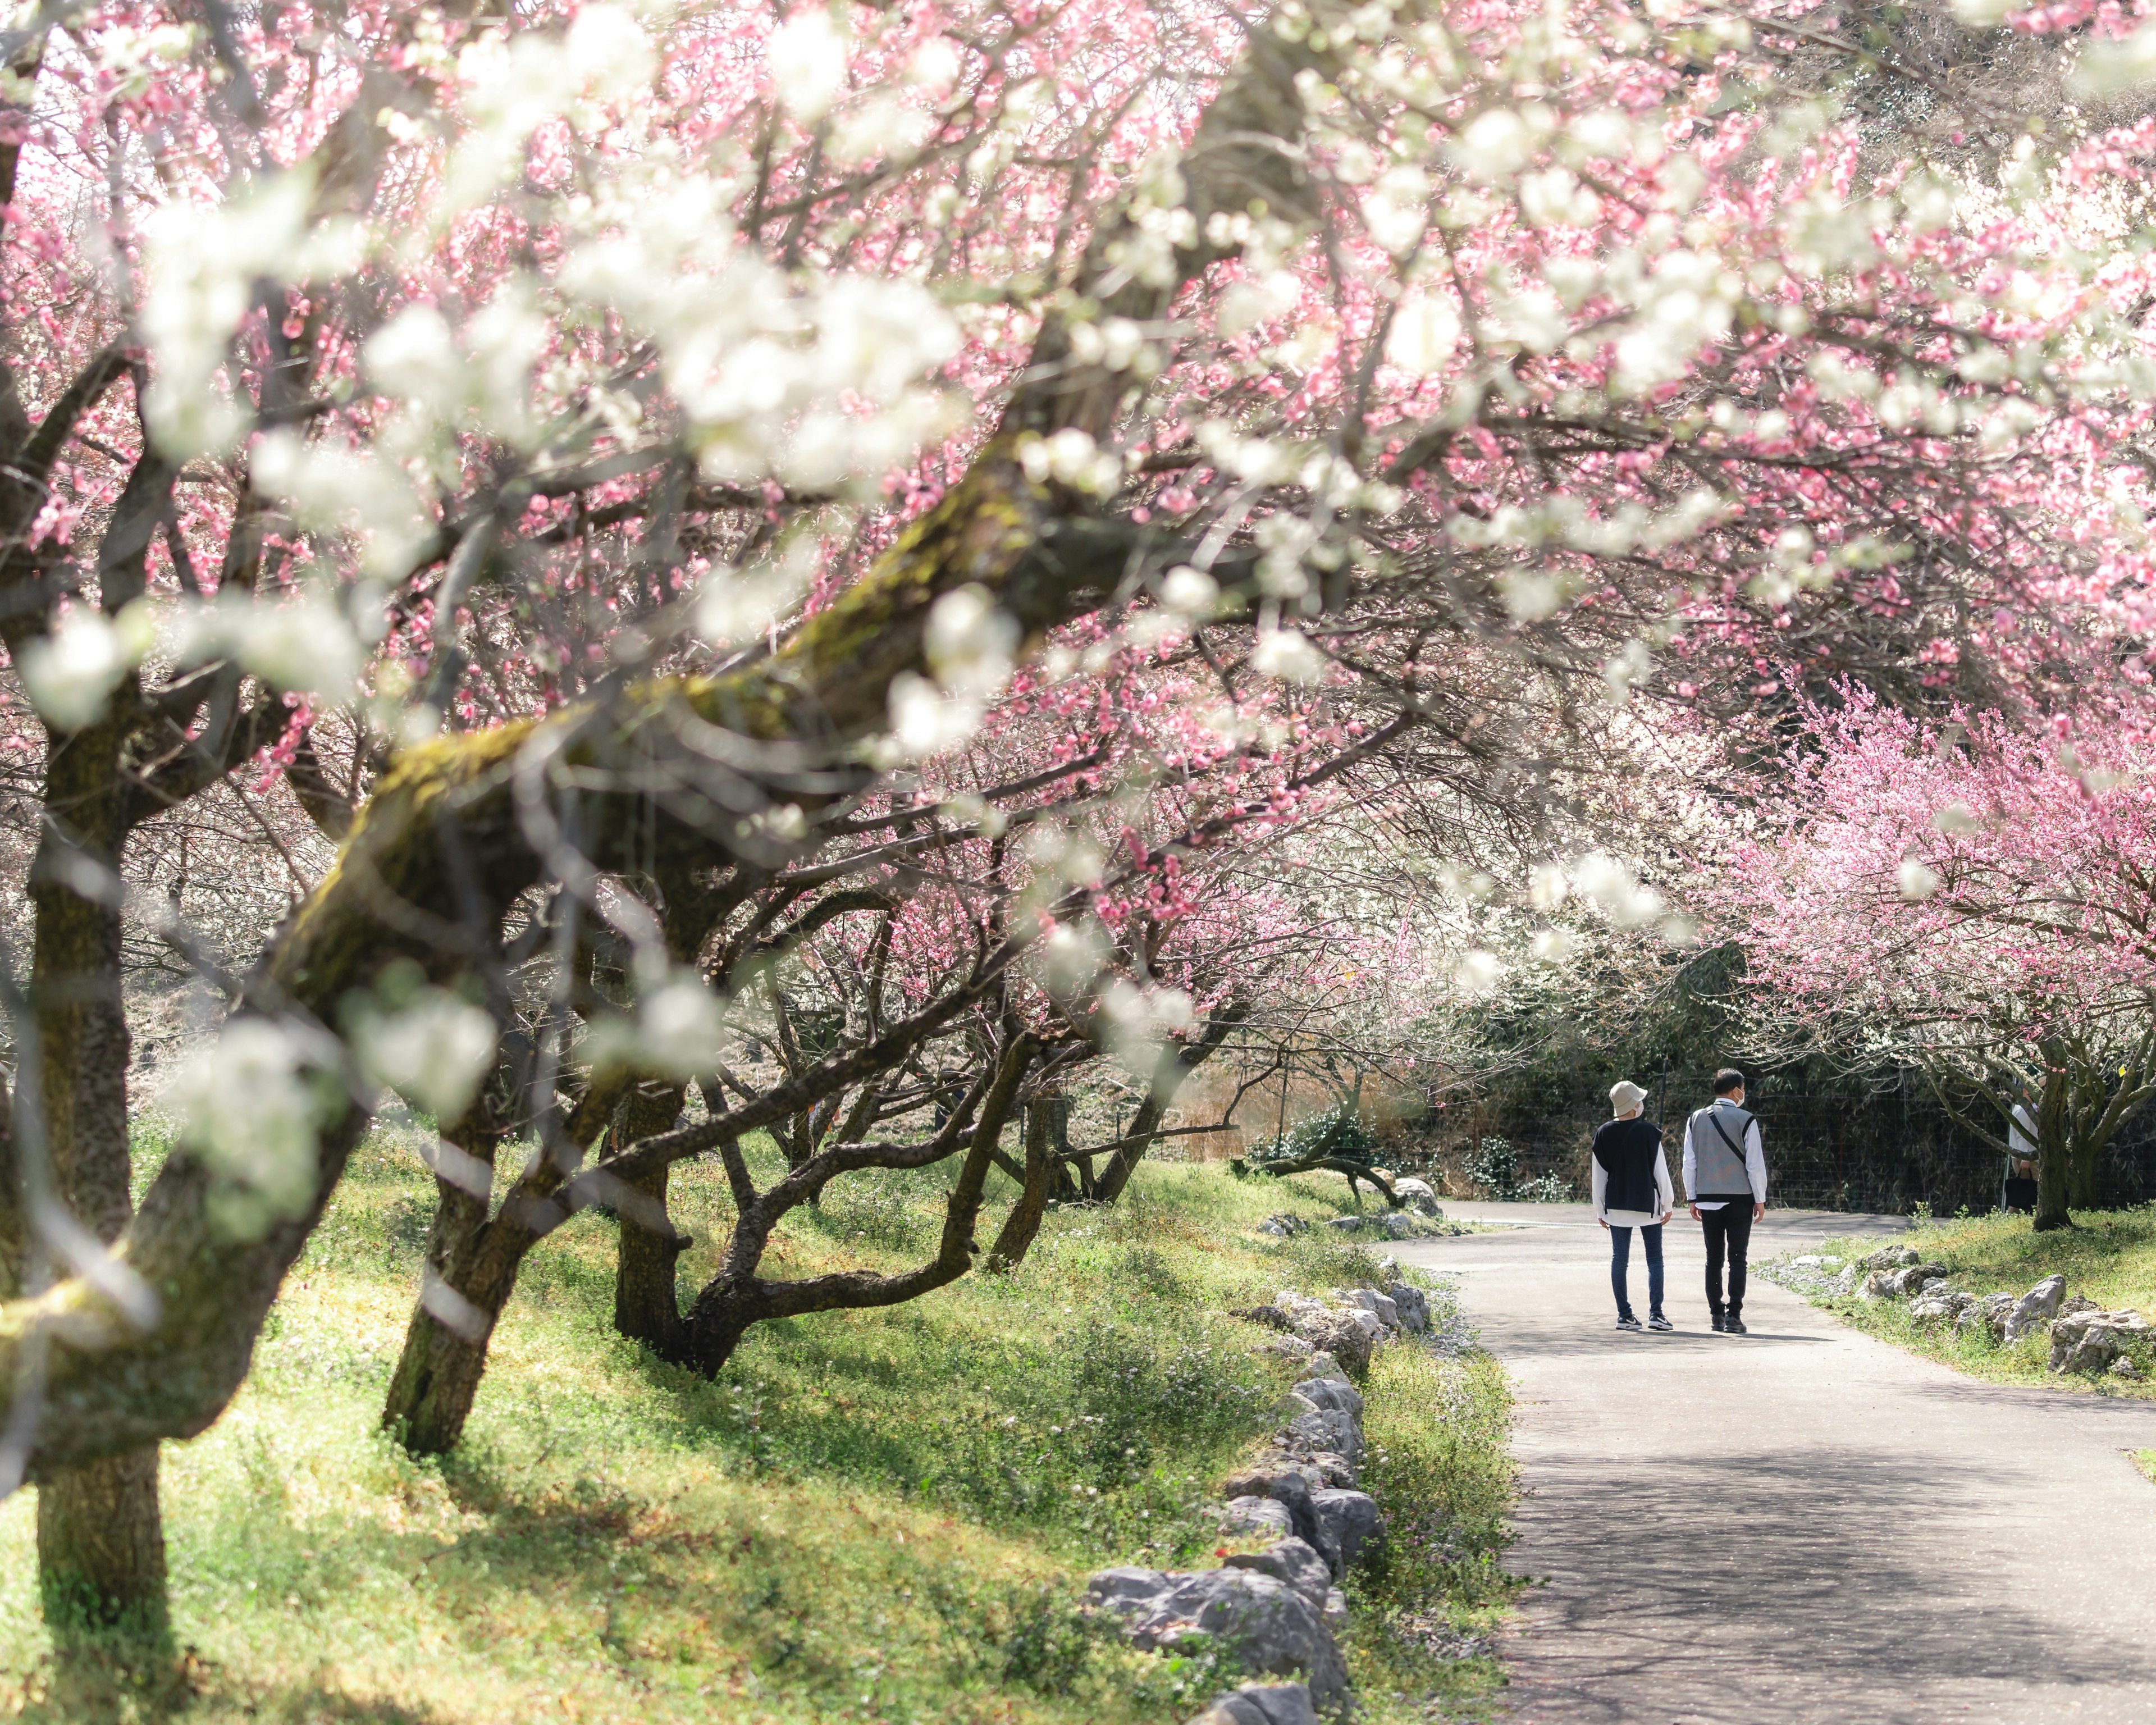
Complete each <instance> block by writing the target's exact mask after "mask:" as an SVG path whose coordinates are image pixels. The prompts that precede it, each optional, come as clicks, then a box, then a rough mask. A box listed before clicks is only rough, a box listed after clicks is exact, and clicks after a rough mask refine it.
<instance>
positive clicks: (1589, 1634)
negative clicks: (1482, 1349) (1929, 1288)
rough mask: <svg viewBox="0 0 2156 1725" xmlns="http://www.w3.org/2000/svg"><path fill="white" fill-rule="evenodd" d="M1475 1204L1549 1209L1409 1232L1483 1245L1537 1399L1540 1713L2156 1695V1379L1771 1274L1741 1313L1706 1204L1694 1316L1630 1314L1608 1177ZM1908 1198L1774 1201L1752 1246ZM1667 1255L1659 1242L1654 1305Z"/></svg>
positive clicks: (1889, 1222)
mask: <svg viewBox="0 0 2156 1725" xmlns="http://www.w3.org/2000/svg"><path fill="white" fill-rule="evenodd" d="M1447 1209H1448V1210H1449V1212H1450V1213H1451V1214H1457V1215H1472V1216H1481V1217H1483V1218H1486V1219H1491V1220H1500V1219H1501V1220H1512V1221H1520V1222H1526V1223H1530V1224H1535V1225H1532V1226H1525V1227H1522V1228H1519V1229H1518V1230H1516V1231H1512V1232H1507V1233H1501V1234H1481V1235H1465V1236H1462V1237H1460V1238H1458V1239H1454V1240H1425V1241H1418V1242H1414V1243H1412V1244H1409V1245H1403V1246H1401V1247H1399V1248H1397V1249H1396V1250H1399V1255H1400V1256H1402V1257H1403V1258H1404V1259H1407V1260H1409V1261H1411V1262H1414V1263H1417V1264H1420V1265H1424V1266H1428V1267H1430V1268H1432V1269H1436V1270H1444V1271H1458V1272H1460V1293H1461V1299H1462V1302H1463V1304H1464V1305H1465V1307H1466V1312H1467V1313H1468V1316H1469V1318H1470V1320H1471V1322H1474V1323H1476V1325H1478V1326H1479V1327H1481V1332H1482V1338H1483V1342H1484V1343H1485V1345H1486V1346H1487V1347H1488V1348H1490V1349H1491V1351H1492V1352H1493V1353H1496V1355H1497V1357H1498V1358H1500V1359H1501V1360H1502V1361H1503V1362H1504V1363H1505V1364H1506V1366H1507V1369H1508V1370H1509V1371H1510V1373H1511V1374H1512V1381H1513V1386H1514V1389H1515V1391H1516V1393H1517V1397H1518V1408H1517V1428H1516V1433H1515V1438H1514V1449H1515V1453H1516V1454H1517V1456H1518V1458H1519V1461H1520V1462H1521V1465H1522V1485H1523V1486H1524V1488H1525V1490H1524V1493H1523V1496H1522V1501H1521V1502H1520V1505H1519V1511H1518V1516H1517V1527H1518V1532H1519V1536H1520V1537H1519V1541H1518V1543H1517V1545H1516V1546H1515V1548H1514V1549H1513V1553H1512V1558H1511V1563H1512V1567H1513V1568H1514V1569H1515V1570H1516V1571H1517V1572H1518V1573H1521V1574H1527V1575H1529V1576H1532V1577H1534V1578H1536V1579H1537V1581H1538V1582H1540V1585H1538V1586H1537V1587H1535V1588H1533V1589H1531V1590H1530V1591H1529V1592H1528V1593H1527V1594H1526V1595H1525V1597H1524V1599H1523V1610H1522V1617H1521V1620H1520V1625H1519V1628H1518V1629H1517V1631H1516V1632H1515V1633H1513V1634H1512V1635H1508V1636H1507V1642H1506V1646H1505V1650H1504V1651H1505V1657H1506V1659H1507V1662H1508V1664H1509V1665H1510V1666H1511V1668H1512V1672H1513V1684H1512V1689H1511V1691H1510V1692H1509V1702H1510V1706H1511V1707H1512V1710H1513V1712H1512V1717H1513V1718H1514V1719H1515V1720H1516V1721H1518V1722H1521V1725H1616V1722H1624V1725H1632V1722H1635V1721H1638V1722H1652V1725H1933V1722H1938V1721H1963V1720H1968V1721H1977V1722H1999V1725H2058V1722H2065V1721H2072V1722H2099V1725H2113V1722H2116V1725H2127V1722H2134V1725H2146V1722H2148V1721H2152V1720H2156V1485H2152V1484H2151V1483H2150V1482H2149V1481H2147V1480H2145V1479H2143V1477H2142V1476H2140V1475H2139V1474H2138V1472H2137V1471H2135V1469H2134V1467H2133V1463H2132V1462H2131V1461H2129V1460H2128V1458H2127V1456H2126V1455H2124V1454H2123V1451H2124V1450H2129V1449H2143V1448H2156V1404H2150V1403H2148V1402H2130V1401H2124V1400H2117V1399H2098V1398H2097V1397H2094V1396H2087V1395H2074V1394H2067V1393H2065V1392H2059V1391H2051V1390H2040V1389H2005V1388H2001V1387H1999V1386H1996V1385H1992V1384H1979V1383H1977V1382H1974V1381H1973V1380H1972V1379H1969V1378H1964V1377H1963V1376H1961V1375H1960V1374H1959V1373H1954V1372H1951V1371H1949V1370H1948V1369H1947V1368H1945V1367H1943V1366H1939V1365H1934V1364H1933V1363H1931V1362H1929V1361H1928V1360H1922V1359H1918V1358H1914V1357H1913V1356H1912V1355H1909V1354H1907V1353H1902V1351H1901V1350H1899V1349H1898V1348H1891V1347H1888V1346H1887V1345H1886V1344H1885V1343H1878V1342H1874V1341H1872V1340H1871V1339H1870V1338H1868V1337H1865V1336H1861V1335H1860V1334H1858V1333H1857V1332H1855V1331H1853V1330H1849V1329H1846V1328H1844V1327H1842V1326H1841V1325H1840V1323H1838V1322H1835V1320H1834V1319H1833V1318H1832V1317H1830V1316H1829V1315H1828V1314H1826V1313H1825V1312H1820V1311H1819V1310H1818V1309H1816V1308H1815V1307H1811V1306H1809V1305H1808V1304H1807V1303H1805V1302H1804V1301H1801V1300H1799V1299H1798V1298H1797V1297H1796V1296H1794V1295H1793V1294H1789V1293H1786V1292H1784V1291H1783V1290H1781V1289H1779V1288H1778V1287H1775V1286H1773V1285H1772V1284H1769V1283H1764V1282H1762V1281H1760V1280H1758V1278H1757V1277H1754V1278H1753V1283H1752V1292H1751V1294H1750V1296H1749V1297H1748V1300H1747V1302H1746V1306H1745V1312H1744V1317H1745V1322H1746V1323H1747V1324H1748V1326H1749V1327H1750V1328H1751V1331H1752V1333H1751V1334H1750V1335H1749V1336H1744V1337H1736V1336H1732V1337H1722V1336H1717V1335H1714V1334H1712V1333H1711V1332H1709V1331H1708V1329H1707V1302H1706V1297H1705V1295H1704V1292H1703V1291H1702V1260H1703V1252H1702V1245H1701V1240H1700V1234H1699V1230H1698V1227H1697V1224H1688V1223H1686V1221H1685V1220H1684V1219H1683V1218H1682V1214H1681V1212H1680V1215H1679V1219H1678V1220H1677V1221H1676V1222H1675V1223H1673V1224H1671V1226H1670V1228H1669V1230H1668V1233H1669V1236H1670V1238H1669V1241H1668V1252H1669V1291H1668V1296H1667V1300H1666V1306H1667V1309H1668V1312H1669V1314H1670V1316H1671V1317H1672V1318H1673V1319H1674V1320H1676V1323H1677V1326H1678V1333H1676V1334H1675V1335H1672V1336H1658V1335H1654V1334H1646V1335H1640V1336H1632V1335H1625V1334H1622V1333H1620V1332H1616V1331H1614V1330H1613V1329H1612V1328H1611V1327H1610V1326H1611V1324H1612V1322H1614V1317H1615V1312H1614V1307H1613V1305H1612V1302H1611V1300H1610V1296H1609V1251H1608V1246H1607V1244H1606V1239H1607V1237H1606V1236H1605V1235H1604V1234H1603V1233H1602V1231H1601V1230H1599V1228H1597V1227H1596V1226H1595V1224H1594V1220H1593V1217H1592V1214H1591V1213H1589V1211H1588V1209H1587V1208H1586V1207H1585V1206H1584V1205H1540V1204H1537V1205H1525V1204H1522V1205H1465V1204H1459V1205H1448V1206H1447ZM1899 1225H1900V1224H1898V1223H1897V1222H1896V1221H1895V1220H1894V1219H1892V1218H1865V1217H1852V1216H1825V1215H1822V1214H1819V1213H1816V1212H1815V1213H1810V1214H1806V1213H1804V1212H1789V1211H1779V1212H1778V1211H1772V1210H1770V1211H1769V1212H1768V1217H1767V1220H1766V1222H1764V1223H1763V1224H1760V1225H1759V1226H1758V1228H1756V1229H1755V1230H1754V1231H1753V1257H1754V1259H1758V1258H1761V1257H1764V1256H1767V1255H1771V1254H1774V1253H1776V1252H1780V1251H1786V1250H1804V1249H1806V1248H1807V1247H1808V1246H1809V1245H1810V1244H1812V1243H1813V1242H1815V1241H1816V1240H1819V1239H1820V1238H1823V1237H1824V1236H1825V1234H1827V1233H1829V1232H1833V1233H1851V1232H1870V1233H1876V1234H1878V1235H1887V1234H1890V1233H1892V1231H1894V1230H1896V1229H1897V1228H1898V1227H1899ZM1632 1278H1633V1280H1632V1287H1633V1303H1634V1306H1635V1309H1637V1310H1639V1311H1640V1312H1641V1314H1642V1315H1643V1316H1644V1314H1645V1270H1644V1267H1643V1266H1641V1264H1640V1260H1639V1251H1638V1247H1637V1243H1636V1242H1635V1247H1634V1252H1633V1265H1632Z"/></svg>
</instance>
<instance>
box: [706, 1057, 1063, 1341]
mask: <svg viewBox="0 0 2156 1725" xmlns="http://www.w3.org/2000/svg"><path fill="white" fill-rule="evenodd" d="M1038 1054H1039V1045H1038V1044H1037V1043H1035V1042H1034V1040H1033V1039H1032V1038H1031V1037H1030V1036H1029V1035H1027V1034H1024V1032H1023V1031H1019V1030H1018V1029H1015V1027H1014V1026H1009V1025H1007V1026H1006V1027H1005V1034H1004V1045H1003V1047H1002V1050H1001V1051H1000V1053H999V1054H998V1055H997V1056H996V1057H995V1063H994V1065H993V1068H992V1069H991V1072H990V1074H988V1075H984V1078H983V1082H982V1083H981V1084H979V1085H977V1086H976V1087H975V1089H974V1091H973V1094H972V1095H971V1096H968V1098H967V1099H966V1101H964V1102H963V1103H962V1105H961V1106H960V1107H959V1109H958V1111H957V1113H956V1114H955V1115H953V1116H952V1118H951V1120H950V1121H949V1122H947V1124H946V1125H945V1127H944V1128H943V1130H942V1132H939V1133H938V1134H937V1136H936V1137H933V1138H932V1139H930V1140H929V1141H928V1142H927V1143H925V1144H921V1145H916V1146H905V1147H899V1146H891V1145H885V1146H882V1147H868V1146H859V1145H848V1144H840V1145H837V1146H834V1147H832V1148H831V1149H829V1150H824V1151H819V1153H817V1154H816V1155H815V1156H814V1157H812V1158H810V1159H809V1160H808V1162H807V1163H803V1165H802V1166H801V1167H799V1168H789V1169H788V1171H787V1173H785V1175H784V1176H783V1178H780V1179H779V1180H778V1181H777V1182H776V1183H773V1185H772V1186H771V1187H770V1189H768V1190H767V1191H763V1192H758V1191H757V1190H756V1189H755V1187H754V1186H753V1184H752V1183H751V1182H750V1179H749V1175H748V1169H747V1164H746V1163H744V1162H743V1161H742V1156H741V1151H740V1147H739V1146H738V1144H737V1142H735V1141H734V1140H732V1139H726V1140H725V1141H723V1142H721V1145H720V1147H719V1148H720V1153H721V1157H722V1158H723V1159H724V1161H725V1163H726V1178H727V1181H728V1183H729V1184H731V1187H732V1188H733V1192H734V1202H735V1204H736V1207H737V1214H736V1219H735V1222H734V1231H733V1234H732V1236H731V1238H730V1239H729V1240H728V1241H727V1243H726V1255H725V1256H724V1257H723V1258H722V1259H721V1260H720V1264H719V1272H718V1274H717V1275H716V1276H713V1277H712V1278H711V1281H709V1282H707V1283H706V1284H705V1286H704V1287H703V1289H702V1290H701V1291H700V1292H699V1293H698V1294H697V1296H696V1304H695V1305H694V1306H693V1307H691V1308H690V1313H689V1357H690V1362H691V1363H693V1364H694V1365H695V1366H696V1369H697V1370H698V1371H700V1372H701V1373H704V1374H705V1375H706V1377H713V1378H716V1376H717V1375H718V1374H719V1373H721V1372H722V1371H724V1370H725V1369H726V1363H727V1362H728V1361H729V1360H731V1358H733V1354H734V1350H735V1349H736V1348H737V1347H739V1346H740V1345H741V1340H742V1337H744V1336H745V1335H747V1333H748V1332H749V1330H750V1329H751V1328H752V1327H753V1326H755V1325H757V1324H759V1323H764V1322H769V1321H770V1320H772V1319H773V1318H781V1317H803V1316H806V1315H807V1314H808V1313H810V1312H846V1311H860V1310H862V1309H864V1308H865V1307H876V1306H899V1305H903V1304H904V1303H905V1302H906V1301H908V1300H917V1299H919V1298H920V1297H921V1296H922V1295H923V1294H927V1293H932V1292H933V1291H935V1290H936V1289H937V1288H940V1287H943V1286H947V1285H948V1284H950V1283H952V1282H954V1281H957V1279H958V1278H959V1277H960V1276H963V1275H964V1274H965V1273H966V1272H967V1271H968V1270H970V1269H971V1268H972V1267H973V1259H974V1256H975V1255H976V1254H977V1253H978V1251H979V1250H980V1248H979V1246H978V1243H977V1242H976V1241H975V1240H974V1238H973V1230H974V1227H975V1225H976V1224H978V1221H979V1219H980V1214H981V1199H982V1197H983V1194H984V1193H985V1191H986V1190H987V1187H988V1170H989V1169H990V1168H993V1166H994V1165H995V1161H994V1150H995V1146H996V1142H997V1140H998V1138H1000V1137H1002V1136H1003V1129H1004V1122H1006V1121H1008V1120H1009V1118H1010V1115H1011V1111H1012V1109H1013V1108H1014V1106H1016V1105H1017V1101H1018V1093H1019V1086H1020V1085H1021V1084H1023V1083H1024V1081H1025V1075H1026V1073H1027V1071H1028V1070H1029V1069H1030V1068H1031V1066H1032V1065H1033V1062H1034V1058H1035V1056H1036V1055H1038ZM977 1108H978V1118H976V1117H975V1110H976V1109H977ZM969 1122H970V1124H969ZM961 1145H963V1146H964V1147H965V1152H966V1153H965V1158H964V1160H963V1161H962V1163H960V1164H959V1167H958V1174H957V1178H956V1179H955V1180H954V1181H953V1182H952V1185H951V1189H950V1191H949V1192H948V1193H947V1194H946V1196H945V1199H944V1204H943V1233H942V1240H940V1241H939V1243H938V1245H937V1250H936V1255H935V1256H934V1257H932V1258H931V1259H930V1260H928V1261H927V1263H926V1264H923V1265H921V1266H918V1267H917V1268H916V1269H912V1270H909V1271H901V1272H900V1273H898V1274H896V1275H893V1276H885V1275H880V1274H877V1273H875V1272H874V1271H864V1270H848V1271H838V1272H836V1273H835V1274H833V1275H829V1276H810V1277H808V1278H806V1279H805V1280H803V1281H766V1280H765V1279H764V1278H763V1277H762V1276H759V1275H757V1270H758V1269H759V1268H760V1267H761V1266H762V1261H763V1255H764V1252H765V1250H766V1249H767V1247H768V1246H769V1245H770V1243H771V1234H772V1230H773V1229H774V1228H776V1227H777V1226H778V1224H779V1222H780V1221H781V1220H782V1219H783V1218H784V1217H785V1215H786V1214H787V1212H788V1211H789V1210H792V1209H795V1208H797V1207H798V1206H799V1205H801V1204H806V1203H808V1201H809V1200H810V1199H812V1198H813V1197H814V1196H815V1194H818V1193H819V1192H820V1191H822V1189H824V1185H825V1184H826V1183H828V1182H829V1181H830V1180H831V1179H832V1178H834V1177H835V1176H837V1175H838V1174H840V1173H845V1172H847V1171H849V1170H850V1169H853V1168H907V1167H911V1168H928V1167H932V1166H933V1165H934V1164H935V1163H938V1162H942V1161H943V1160H945V1159H947V1158H949V1157H951V1156H952V1155H954V1154H955V1153H957V1150H958V1148H959V1147H960V1146H961Z"/></svg>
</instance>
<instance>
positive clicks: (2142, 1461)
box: [2133, 1450, 2156, 1482]
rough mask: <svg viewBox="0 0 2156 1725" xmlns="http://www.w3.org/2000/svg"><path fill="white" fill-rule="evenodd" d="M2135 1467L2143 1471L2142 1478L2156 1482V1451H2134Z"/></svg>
mask: <svg viewBox="0 0 2156 1725" xmlns="http://www.w3.org/2000/svg"><path fill="white" fill-rule="evenodd" d="M2133 1465H2134V1466H2136V1467H2138V1468H2139V1469H2140V1470H2141V1473H2142V1477H2143V1478H2144V1479H2147V1480H2148V1481H2151V1482H2156V1450H2134V1451H2133Z"/></svg>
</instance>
